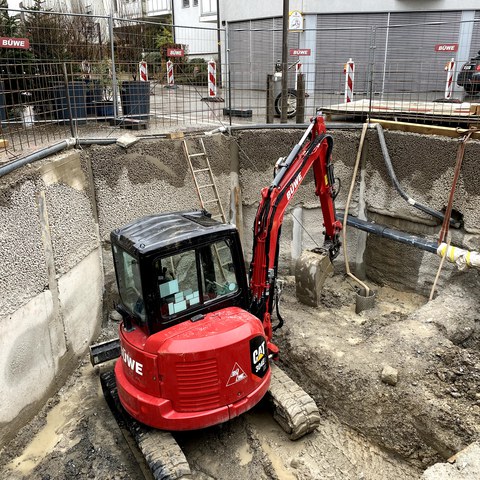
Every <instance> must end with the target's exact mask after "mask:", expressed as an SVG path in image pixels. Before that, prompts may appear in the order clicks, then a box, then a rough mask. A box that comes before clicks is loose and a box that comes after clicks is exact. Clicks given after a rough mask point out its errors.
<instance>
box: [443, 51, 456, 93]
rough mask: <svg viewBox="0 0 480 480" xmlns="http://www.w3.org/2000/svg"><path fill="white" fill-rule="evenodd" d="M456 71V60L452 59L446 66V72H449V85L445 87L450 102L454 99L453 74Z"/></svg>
mask: <svg viewBox="0 0 480 480" xmlns="http://www.w3.org/2000/svg"><path fill="white" fill-rule="evenodd" d="M454 70H455V59H454V58H452V59H451V60H450V61H449V62H448V63H447V64H446V65H445V71H446V72H447V83H446V85H445V98H446V99H447V100H448V99H450V98H452V93H453V72H454Z"/></svg>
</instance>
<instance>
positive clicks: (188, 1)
mask: <svg viewBox="0 0 480 480" xmlns="http://www.w3.org/2000/svg"><path fill="white" fill-rule="evenodd" d="M189 6H190V0H183V8H188V7H189Z"/></svg>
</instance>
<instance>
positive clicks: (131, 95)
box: [120, 80, 150, 120]
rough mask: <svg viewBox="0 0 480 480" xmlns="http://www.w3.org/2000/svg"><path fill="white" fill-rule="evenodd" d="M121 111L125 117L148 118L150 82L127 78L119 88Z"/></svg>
mask: <svg viewBox="0 0 480 480" xmlns="http://www.w3.org/2000/svg"><path fill="white" fill-rule="evenodd" d="M120 97H121V100H122V112H123V115H124V116H125V117H130V118H135V119H137V120H148V117H149V115H150V82H140V81H137V80H127V81H124V82H122V87H121V89H120Z"/></svg>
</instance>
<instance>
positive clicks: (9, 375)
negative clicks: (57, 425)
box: [0, 152, 103, 444]
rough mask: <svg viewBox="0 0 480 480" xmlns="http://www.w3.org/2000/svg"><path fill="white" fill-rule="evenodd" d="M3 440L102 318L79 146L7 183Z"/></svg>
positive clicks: (0, 351) (0, 346) (0, 313)
mask: <svg viewBox="0 0 480 480" xmlns="http://www.w3.org/2000/svg"><path fill="white" fill-rule="evenodd" d="M0 219H1V222H0V244H1V250H2V255H1V256H0V271H1V272H2V275H1V279H0V288H1V291H2V295H1V297H0V325H1V329H2V335H1V336H0V372H1V374H0V395H1V397H2V399H3V401H2V402H1V405H0V444H1V443H2V440H4V439H7V438H8V437H9V436H10V435H11V434H12V433H13V432H15V430H16V429H17V428H18V427H19V426H21V425H22V424H24V422H25V420H27V419H28V418H29V417H30V416H31V415H32V414H34V413H36V411H37V409H38V408H39V406H41V405H42V404H43V403H44V402H45V400H46V399H47V398H48V396H49V394H51V393H52V391H53V389H54V388H56V386H58V385H61V381H62V378H63V377H64V376H65V375H66V374H69V373H70V372H71V370H72V366H73V365H74V363H75V362H74V359H75V357H76V356H78V355H80V354H83V353H84V351H85V349H86V347H87V346H88V344H89V343H90V341H91V339H92V338H93V337H94V336H95V335H96V334H97V332H98V331H99V327H100V324H101V316H100V313H101V300H102V292H103V272H102V268H101V263H100V261H99V259H100V255H99V252H100V248H99V247H100V243H99V240H98V234H97V227H96V224H95V221H94V217H93V215H92V207H91V202H90V199H89V182H88V178H87V175H86V163H85V161H82V159H81V158H80V154H79V153H77V152H71V153H68V154H66V155H62V156H59V157H57V158H56V159H54V160H50V161H45V162H43V163H39V164H36V165H34V166H29V167H25V168H23V169H21V170H18V171H16V172H14V173H13V174H10V175H9V176H7V177H4V178H2V182H1V185H0Z"/></svg>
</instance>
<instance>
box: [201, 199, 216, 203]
mask: <svg viewBox="0 0 480 480" xmlns="http://www.w3.org/2000/svg"><path fill="white" fill-rule="evenodd" d="M203 203H205V204H206V203H218V200H217V199H215V200H207V201H206V202H203Z"/></svg>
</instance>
